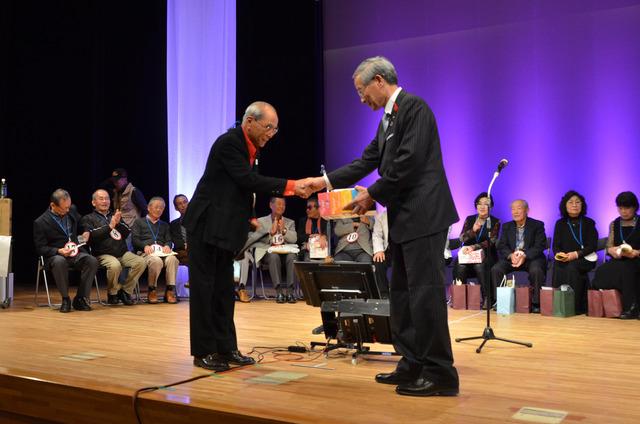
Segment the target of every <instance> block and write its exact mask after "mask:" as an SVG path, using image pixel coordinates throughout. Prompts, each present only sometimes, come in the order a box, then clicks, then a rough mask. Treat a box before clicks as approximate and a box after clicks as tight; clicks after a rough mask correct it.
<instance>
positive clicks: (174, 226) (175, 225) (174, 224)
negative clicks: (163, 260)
mask: <svg viewBox="0 0 640 424" xmlns="http://www.w3.org/2000/svg"><path fill="white" fill-rule="evenodd" d="M169 230H170V231H171V241H172V242H173V247H174V249H175V250H176V251H178V250H184V245H185V244H186V241H185V239H184V237H183V235H182V218H176V219H174V220H173V221H171V222H170V223H169Z"/></svg>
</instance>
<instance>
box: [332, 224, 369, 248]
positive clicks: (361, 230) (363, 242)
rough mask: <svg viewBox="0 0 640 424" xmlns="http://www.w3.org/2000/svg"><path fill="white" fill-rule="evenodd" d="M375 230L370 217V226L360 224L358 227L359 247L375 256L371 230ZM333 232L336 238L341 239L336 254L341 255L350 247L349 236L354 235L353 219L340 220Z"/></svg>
mask: <svg viewBox="0 0 640 424" xmlns="http://www.w3.org/2000/svg"><path fill="white" fill-rule="evenodd" d="M372 229H373V218H372V217H369V224H367V225H363V224H362V223H360V225H359V226H358V240H357V243H358V245H359V246H360V247H361V248H362V250H364V251H365V252H367V253H368V254H369V255H371V256H373V244H372V243H371V230H372ZM333 232H334V233H335V234H336V237H339V240H338V244H337V245H336V249H335V253H339V252H340V251H342V250H343V249H344V248H345V247H347V246H348V245H349V242H348V241H347V235H349V234H350V233H353V220H352V219H339V220H337V221H336V223H335V226H334V227H333Z"/></svg>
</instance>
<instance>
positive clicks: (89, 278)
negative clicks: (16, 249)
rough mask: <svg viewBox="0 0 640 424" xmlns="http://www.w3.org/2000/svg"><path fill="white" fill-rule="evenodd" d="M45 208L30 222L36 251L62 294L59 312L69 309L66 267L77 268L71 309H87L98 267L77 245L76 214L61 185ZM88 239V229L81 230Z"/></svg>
mask: <svg viewBox="0 0 640 424" xmlns="http://www.w3.org/2000/svg"><path fill="white" fill-rule="evenodd" d="M50 200H51V203H50V205H49V210H47V211H46V212H45V213H43V214H42V215H40V216H39V217H38V219H36V220H35V221H34V222H33V242H34V244H35V247H36V252H38V255H41V256H42V257H43V258H44V265H45V267H47V268H48V269H49V270H51V274H52V275H53V279H54V280H55V282H56V286H57V287H58V290H60V294H61V295H62V304H61V305H60V312H71V306H72V302H71V299H70V297H69V268H75V269H77V270H79V271H80V285H79V286H78V292H77V293H76V296H75V298H74V299H73V309H75V310H77V311H90V310H91V305H90V302H89V299H88V297H89V294H90V293H91V284H92V283H93V279H94V277H95V276H96V271H97V270H98V260H97V259H96V258H95V257H93V256H91V255H89V254H88V253H87V252H85V251H84V248H83V247H78V245H79V242H78V223H79V221H80V216H79V215H78V213H77V212H76V211H75V209H73V208H72V207H71V196H70V195H69V192H67V191H66V190H63V189H61V188H59V189H57V190H56V191H54V192H53V193H52V194H51V199H50ZM82 235H83V236H84V241H85V242H86V241H88V238H89V232H88V231H87V232H85V233H84V234H82Z"/></svg>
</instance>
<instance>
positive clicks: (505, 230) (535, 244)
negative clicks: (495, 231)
mask: <svg viewBox="0 0 640 424" xmlns="http://www.w3.org/2000/svg"><path fill="white" fill-rule="evenodd" d="M546 248H547V235H546V234H545V232H544V222H542V221H538V220H537V219H533V218H527V220H526V221H525V223H524V253H525V255H527V260H529V261H532V260H535V259H539V258H542V259H544V258H545V256H544V250H545V249H546ZM515 250H516V223H515V221H509V222H507V223H505V224H504V225H503V226H502V234H501V235H500V240H498V253H499V254H500V258H501V259H505V260H506V259H508V257H509V255H511V254H512V253H513V252H514V251H515Z"/></svg>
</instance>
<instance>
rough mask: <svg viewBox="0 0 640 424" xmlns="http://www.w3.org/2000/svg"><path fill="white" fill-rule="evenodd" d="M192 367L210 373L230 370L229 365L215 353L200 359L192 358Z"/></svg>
mask: <svg viewBox="0 0 640 424" xmlns="http://www.w3.org/2000/svg"><path fill="white" fill-rule="evenodd" d="M193 365H195V366H196V367H200V368H204V369H207V370H211V371H226V370H228V369H230V368H231V367H230V366H229V363H228V362H227V361H225V360H224V359H222V358H221V357H220V355H219V354H217V353H210V354H209V355H205V356H202V357H197V356H194V357H193Z"/></svg>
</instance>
